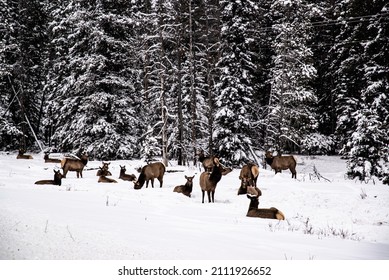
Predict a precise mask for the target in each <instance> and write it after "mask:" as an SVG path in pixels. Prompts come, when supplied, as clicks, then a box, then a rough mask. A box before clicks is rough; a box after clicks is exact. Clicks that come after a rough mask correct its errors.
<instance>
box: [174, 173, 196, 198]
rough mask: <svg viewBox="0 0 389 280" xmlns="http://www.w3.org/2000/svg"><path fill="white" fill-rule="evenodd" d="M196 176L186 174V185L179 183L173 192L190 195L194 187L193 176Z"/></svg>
mask: <svg viewBox="0 0 389 280" xmlns="http://www.w3.org/2000/svg"><path fill="white" fill-rule="evenodd" d="M194 177H195V176H192V177H188V176H185V179H186V183H185V185H179V186H177V187H175V188H174V190H173V192H177V193H182V194H183V195H186V196H188V197H190V196H191V193H192V189H193V178H194Z"/></svg>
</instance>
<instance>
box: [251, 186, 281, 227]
mask: <svg viewBox="0 0 389 280" xmlns="http://www.w3.org/2000/svg"><path fill="white" fill-rule="evenodd" d="M247 193H248V194H247V198H248V199H250V205H249V209H248V211H247V214H246V216H247V217H253V218H264V219H277V220H285V216H284V214H283V213H282V212H281V211H280V210H278V209H277V208H274V207H270V208H258V205H259V200H258V197H259V196H260V195H262V193H261V191H260V190H259V189H258V188H257V187H247Z"/></svg>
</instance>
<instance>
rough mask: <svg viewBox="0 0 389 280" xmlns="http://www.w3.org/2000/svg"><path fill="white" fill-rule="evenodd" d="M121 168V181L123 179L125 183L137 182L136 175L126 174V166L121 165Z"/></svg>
mask: <svg viewBox="0 0 389 280" xmlns="http://www.w3.org/2000/svg"><path fill="white" fill-rule="evenodd" d="M119 166H120V174H119V179H122V180H124V181H135V180H136V176H135V175H134V174H126V166H125V165H123V166H121V165H119Z"/></svg>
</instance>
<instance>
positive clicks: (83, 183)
mask: <svg viewBox="0 0 389 280" xmlns="http://www.w3.org/2000/svg"><path fill="white" fill-rule="evenodd" d="M33 156H34V159H33V160H17V159H16V154H5V153H1V154H0V259H92V260H96V259H137V260H143V259H147V260H156V259H165V260H172V259H193V260H205V259H219V260H222V259H241V260H243V259H270V260H285V259H294V260H296V259H302V260H309V259H314V260H321V259H336V260H337V259H347V260H355V259H385V260H388V259H389V203H388V202H389V187H388V186H384V185H382V184H381V183H379V182H375V184H374V183H373V182H372V181H370V182H368V183H360V182H355V181H350V180H346V179H345V178H344V175H343V174H344V172H345V162H344V161H342V160H341V159H339V158H338V157H312V158H310V157H299V158H298V166H297V172H298V173H297V180H294V179H291V174H290V172H289V171H285V172H283V173H282V174H277V175H274V172H273V171H270V170H269V169H268V170H265V169H261V170H260V175H259V178H258V186H259V188H260V189H261V190H262V196H261V197H260V207H262V208H264V207H271V206H274V207H277V208H278V209H280V210H281V211H282V212H283V213H284V214H285V216H286V220H285V221H275V220H266V219H256V218H248V217H246V212H247V208H248V205H249V200H248V199H247V198H246V196H244V195H241V196H237V194H236V193H237V190H238V187H239V184H240V181H239V179H238V176H239V171H240V170H234V171H232V172H231V173H229V174H228V175H226V176H224V177H223V178H222V180H221V182H220V183H219V184H218V186H217V189H216V194H215V200H216V202H215V203H213V204H209V203H208V202H206V203H204V204H202V203H201V191H200V187H199V183H198V178H199V175H200V171H199V169H198V168H194V167H191V168H189V167H188V168H187V167H179V166H175V165H174V163H173V164H172V165H171V166H169V167H168V170H174V171H179V172H167V173H166V174H165V178H164V185H163V187H162V188H159V183H158V181H157V182H156V187H155V188H154V189H152V188H151V187H149V188H147V189H146V188H145V187H143V189H141V190H134V189H133V184H132V183H131V182H126V181H122V180H120V179H117V178H118V176H119V171H120V167H119V165H126V168H127V173H134V174H136V175H137V174H138V173H137V172H136V171H135V168H137V167H139V166H141V165H142V162H140V161H112V162H111V165H110V171H111V172H112V174H113V176H112V178H115V179H116V180H117V181H118V183H117V184H102V183H97V179H98V178H97V176H96V168H98V166H100V165H101V162H98V161H91V162H89V163H88V165H87V167H86V170H85V171H84V178H79V179H78V178H76V174H75V172H69V173H68V175H67V178H66V179H63V180H62V186H48V185H35V184H34V182H35V181H37V180H41V179H52V178H53V174H54V173H53V169H54V168H59V164H55V163H44V161H43V155H41V154H36V155H33ZM314 167H315V168H316V171H317V172H316V173H315V172H314ZM193 174H196V177H195V179H194V188H193V193H192V197H191V198H188V197H186V196H184V195H182V194H178V193H174V192H173V188H174V187H175V186H176V185H179V184H184V183H185V179H184V175H193ZM318 174H320V175H321V176H317V175H318ZM327 179H328V180H327ZM362 197H364V198H362Z"/></svg>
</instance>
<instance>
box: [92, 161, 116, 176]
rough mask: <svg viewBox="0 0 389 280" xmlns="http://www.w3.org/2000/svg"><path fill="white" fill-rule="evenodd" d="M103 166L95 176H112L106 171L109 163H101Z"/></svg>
mask: <svg viewBox="0 0 389 280" xmlns="http://www.w3.org/2000/svg"><path fill="white" fill-rule="evenodd" d="M102 164H103V166H101V167H99V170H97V173H96V176H112V173H111V172H110V171H109V170H108V169H109V165H110V164H111V163H110V162H102Z"/></svg>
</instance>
